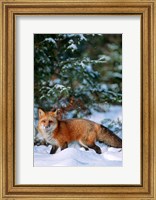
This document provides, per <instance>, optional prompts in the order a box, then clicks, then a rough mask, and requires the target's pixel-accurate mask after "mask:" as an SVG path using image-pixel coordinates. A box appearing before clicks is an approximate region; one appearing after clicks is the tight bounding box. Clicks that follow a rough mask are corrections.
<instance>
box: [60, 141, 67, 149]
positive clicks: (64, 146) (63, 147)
mask: <svg viewBox="0 0 156 200" xmlns="http://www.w3.org/2000/svg"><path fill="white" fill-rule="evenodd" d="M66 148H68V143H67V142H65V143H64V144H63V145H61V151H62V150H64V149H66Z"/></svg>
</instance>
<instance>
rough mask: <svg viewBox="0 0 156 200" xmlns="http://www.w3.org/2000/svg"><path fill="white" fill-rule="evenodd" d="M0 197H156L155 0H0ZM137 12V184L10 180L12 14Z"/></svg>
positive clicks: (12, 169) (12, 155)
mask: <svg viewBox="0 0 156 200" xmlns="http://www.w3.org/2000/svg"><path fill="white" fill-rule="evenodd" d="M0 9H1V12H0V17H1V18H0V20H1V21H0V22H1V23H0V24H1V28H0V33H1V35H2V37H1V40H0V44H1V59H0V65H1V71H0V75H1V79H0V82H1V83H0V97H1V98H0V105H1V106H0V108H1V112H0V113H1V115H0V116H1V118H0V130H1V132H0V143H1V145H0V178H1V181H0V198H1V199H43V198H45V199H106V198H108V199H114V198H117V199H140V200H141V199H156V173H155V168H156V147H155V145H154V143H155V142H156V140H155V138H156V137H155V134H156V123H155V122H156V105H155V104H156V92H155V91H156V56H155V53H156V52H155V49H156V36H155V35H156V25H155V23H156V1H155V0H143V1H140V0H128V1H126V2H125V1H124V0H120V1H119V0H111V1H108V0H101V1H100V0H99V1H95V0H88V1H83V0H78V1H74V0H60V1H57V0H52V1H50V0H46V1H44V0H38V1H37V0H35V1H34V0H2V1H1V3H0ZM56 14H57V15H63V14H64V15H73V14H74V15H86V14H87V15H121V16H122V15H130V16H131V15H139V16H140V17H141V134H140V135H141V138H140V139H141V171H140V172H141V184H139V185H48V184H47V185H16V184H15V174H16V173H17V172H16V171H15V165H16V163H15V158H16V155H15V136H16V131H15V115H16V106H17V105H15V90H16V87H15V78H16V73H15V48H16V38H15V31H16V30H15V23H16V16H17V15H37V16H38V15H39V16H43V15H56Z"/></svg>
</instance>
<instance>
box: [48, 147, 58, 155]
mask: <svg viewBox="0 0 156 200" xmlns="http://www.w3.org/2000/svg"><path fill="white" fill-rule="evenodd" d="M57 149H58V146H56V145H53V146H52V148H51V151H50V154H54V153H55V152H56V151H57Z"/></svg>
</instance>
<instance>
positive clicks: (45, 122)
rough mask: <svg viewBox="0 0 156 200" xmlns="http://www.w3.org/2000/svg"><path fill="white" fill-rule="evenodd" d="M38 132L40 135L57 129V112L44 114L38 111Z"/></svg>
mask: <svg viewBox="0 0 156 200" xmlns="http://www.w3.org/2000/svg"><path fill="white" fill-rule="evenodd" d="M38 116H39V122H38V130H39V132H41V133H48V132H49V133H52V131H53V130H55V128H56V127H57V124H58V120H57V110H56V111H55V112H52V111H49V112H45V111H43V110H42V109H38Z"/></svg>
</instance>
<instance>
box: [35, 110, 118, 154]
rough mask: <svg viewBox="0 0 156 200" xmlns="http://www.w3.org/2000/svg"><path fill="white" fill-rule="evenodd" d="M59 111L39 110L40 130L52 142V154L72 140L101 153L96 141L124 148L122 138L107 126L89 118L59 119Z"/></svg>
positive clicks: (86, 148)
mask: <svg viewBox="0 0 156 200" xmlns="http://www.w3.org/2000/svg"><path fill="white" fill-rule="evenodd" d="M57 113H58V112H57V110H56V111H55V112H53V111H49V112H45V111H43V110H42V109H39V110H38V114H39V122H38V131H39V133H40V134H41V135H42V137H43V138H44V139H45V140H46V141H47V142H48V143H50V144H52V149H51V151H50V154H54V153H55V152H56V151H57V149H58V147H60V148H61V150H63V149H65V148H67V147H68V144H69V143H70V142H72V141H77V142H78V143H79V144H80V145H81V146H83V147H84V148H85V150H89V148H91V149H94V150H95V151H96V153H98V154H101V149H100V147H98V146H97V145H96V144H95V141H99V142H103V143H105V144H107V145H109V146H112V147H116V148H122V140H121V139H120V138H119V137H118V136H116V135H115V134H114V133H113V132H112V131H111V130H109V129H108V128H106V127H105V126H103V125H100V124H97V123H95V122H93V121H90V120H87V119H76V118H75V119H66V120H58V118H57V115H58V114H57Z"/></svg>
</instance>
